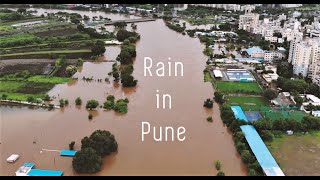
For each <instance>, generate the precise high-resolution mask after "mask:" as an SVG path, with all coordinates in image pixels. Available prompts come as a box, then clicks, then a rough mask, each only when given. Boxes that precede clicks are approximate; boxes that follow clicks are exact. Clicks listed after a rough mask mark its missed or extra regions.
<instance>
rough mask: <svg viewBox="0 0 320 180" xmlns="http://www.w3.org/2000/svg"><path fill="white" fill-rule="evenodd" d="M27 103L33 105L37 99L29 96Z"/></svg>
mask: <svg viewBox="0 0 320 180" xmlns="http://www.w3.org/2000/svg"><path fill="white" fill-rule="evenodd" d="M27 101H28V102H31V103H32V102H34V101H35V98H34V97H33V96H29V97H28V98H27Z"/></svg>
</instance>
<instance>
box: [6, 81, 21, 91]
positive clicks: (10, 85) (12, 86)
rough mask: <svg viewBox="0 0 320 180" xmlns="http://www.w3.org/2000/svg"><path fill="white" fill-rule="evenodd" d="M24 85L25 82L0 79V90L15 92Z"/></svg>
mask: <svg viewBox="0 0 320 180" xmlns="http://www.w3.org/2000/svg"><path fill="white" fill-rule="evenodd" d="M25 85H26V82H15V81H0V92H16V91H17V90H18V89H20V88H21V87H24V86H25Z"/></svg>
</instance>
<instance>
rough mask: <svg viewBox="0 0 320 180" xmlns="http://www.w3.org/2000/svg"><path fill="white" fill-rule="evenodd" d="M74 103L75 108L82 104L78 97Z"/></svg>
mask: <svg viewBox="0 0 320 180" xmlns="http://www.w3.org/2000/svg"><path fill="white" fill-rule="evenodd" d="M75 103H76V105H77V106H80V105H81V104H82V100H81V98H80V97H77V99H76V100H75Z"/></svg>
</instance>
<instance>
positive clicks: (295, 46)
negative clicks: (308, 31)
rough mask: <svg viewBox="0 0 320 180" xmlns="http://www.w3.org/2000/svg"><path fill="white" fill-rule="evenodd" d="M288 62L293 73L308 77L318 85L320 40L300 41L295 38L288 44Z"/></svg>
mask: <svg viewBox="0 0 320 180" xmlns="http://www.w3.org/2000/svg"><path fill="white" fill-rule="evenodd" d="M288 61H289V62H291V63H292V65H293V73H294V74H296V75H299V74H300V73H301V74H302V75H303V76H304V77H307V76H308V77H309V78H311V79H312V81H313V82H314V83H317V84H318V85H320V83H319V80H320V79H319V75H320V72H319V70H320V68H319V66H320V38H308V39H305V40H302V39H301V38H296V39H295V40H293V41H292V42H291V43H290V52H289V58H288Z"/></svg>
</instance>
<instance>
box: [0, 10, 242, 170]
mask: <svg viewBox="0 0 320 180" xmlns="http://www.w3.org/2000/svg"><path fill="white" fill-rule="evenodd" d="M39 11H40V10H38V13H40V14H42V13H41V12H39ZM45 11H47V12H51V11H52V12H56V11H58V10H54V11H53V10H45ZM77 12H78V11H77ZM80 12H81V14H82V15H83V14H86V15H89V16H95V15H97V16H99V15H100V14H101V15H106V14H105V13H102V12H95V13H93V12H92V13H88V12H83V11H80ZM107 17H110V18H111V19H113V20H114V19H121V18H123V16H120V15H115V14H113V15H112V16H111V15H109V14H108V15H107ZM137 25H138V29H137V32H138V33H139V34H140V35H141V39H140V41H138V42H137V45H136V47H137V57H136V60H135V63H134V72H133V76H134V77H135V78H136V79H137V80H138V85H137V87H135V88H122V87H121V85H117V84H114V83H113V81H112V78H110V83H107V82H105V81H104V79H105V78H106V77H108V75H107V74H108V72H110V71H111V66H112V63H110V62H103V61H101V62H93V63H91V62H86V63H84V66H83V69H82V70H81V71H80V72H78V73H77V74H76V76H78V77H79V80H77V81H73V82H70V83H68V84H63V85H57V86H55V87H54V89H52V90H51V91H50V92H49V94H50V95H52V96H56V97H59V98H66V99H68V100H69V102H70V105H69V107H66V108H64V109H60V110H54V111H47V110H43V109H33V110H32V109H29V108H27V107H22V108H18V107H9V106H1V107H0V112H1V114H0V128H1V129H0V130H1V133H0V142H1V144H0V151H1V162H0V174H1V175H14V172H15V171H16V170H17V168H18V167H19V166H21V165H22V164H23V163H24V162H34V163H36V166H37V167H38V168H40V169H58V170H62V171H64V175H77V174H76V173H75V172H73V170H72V158H68V157H60V156H59V154H58V153H57V152H46V151H41V149H51V150H61V149H67V148H68V144H69V143H70V142H71V141H76V145H75V149H76V150H79V149H80V146H81V145H80V143H81V142H80V141H81V139H82V138H83V137H84V136H88V135H90V134H91V133H92V132H93V131H94V130H97V129H104V130H109V131H110V132H112V133H113V134H114V135H115V137H116V140H117V142H118V144H119V148H118V152H117V154H114V155H111V156H110V157H107V158H105V159H104V166H103V168H102V171H101V172H99V173H97V174H96V175H216V173H217V171H216V170H215V167H214V161H215V160H220V161H221V162H222V170H223V171H224V172H225V173H226V175H246V174H247V173H246V169H245V166H244V164H243V163H242V162H241V158H240V156H239V155H238V153H237V152H236V149H235V147H234V145H233V144H234V143H233V140H232V135H231V134H230V133H228V132H227V129H226V127H224V126H223V124H222V121H221V119H220V112H219V109H218V106H217V105H216V104H215V105H214V108H213V109H210V110H208V109H206V108H204V107H203V102H204V100H205V99H206V98H210V97H213V90H212V86H211V84H210V83H204V81H203V69H204V68H205V62H206V57H205V56H204V55H203V53H202V50H203V49H204V45H202V44H201V43H200V42H199V40H198V39H196V38H190V37H189V36H183V35H181V34H178V33H176V32H174V31H172V30H170V29H168V28H167V27H166V26H165V23H164V22H163V21H162V20H156V21H153V22H144V23H137ZM119 52H120V48H119V47H117V46H112V47H107V50H106V52H105V55H104V57H102V60H114V59H115V58H116V57H117V55H118V53H119ZM144 57H150V58H152V59H153V61H154V62H153V63H154V64H155V63H156V62H159V61H162V62H165V63H166V62H167V61H168V58H169V57H170V58H171V62H174V61H180V62H182V63H183V65H184V76H183V77H157V76H153V77H144V74H143V59H144ZM100 60H101V59H100ZM154 73H155V72H153V74H154ZM83 76H86V77H91V76H93V78H94V79H103V81H102V82H97V81H92V82H85V81H83V80H82V77H83ZM157 90H159V91H160V94H161V93H165V94H170V95H171V97H172V109H157V108H156V91H157ZM108 94H112V95H115V97H116V99H118V98H126V97H127V98H128V99H129V101H130V103H129V106H128V113H127V114H125V115H120V114H117V113H115V112H114V111H103V110H98V111H96V112H92V113H93V115H94V117H93V119H92V120H88V114H89V112H88V111H87V110H86V109H85V108H84V106H85V105H82V107H76V106H75V103H74V101H75V99H76V98H77V97H81V98H82V100H83V102H86V101H87V100H90V99H96V100H98V101H99V102H100V104H102V103H103V102H104V101H105V99H106V96H107V95H108ZM211 115H212V116H213V123H208V122H207V121H206V118H207V117H208V116H211ZM142 121H145V122H149V123H150V124H151V126H156V127H159V126H163V127H164V126H172V127H174V129H177V128H178V127H180V126H183V127H185V129H186V140H185V141H183V142H179V141H177V140H176V141H175V142H156V141H154V140H153V139H152V137H151V136H147V137H146V139H145V141H144V142H142V141H141V122H142ZM13 153H16V154H19V155H21V158H20V159H19V160H18V161H17V162H15V163H13V164H9V163H7V162H6V161H5V159H6V158H7V157H9V156H10V155H11V154H13Z"/></svg>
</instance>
